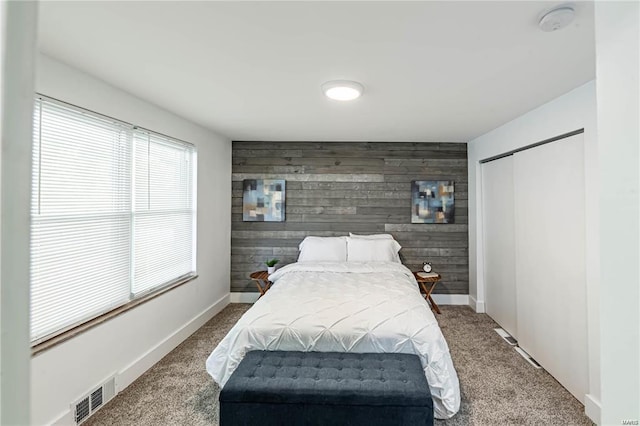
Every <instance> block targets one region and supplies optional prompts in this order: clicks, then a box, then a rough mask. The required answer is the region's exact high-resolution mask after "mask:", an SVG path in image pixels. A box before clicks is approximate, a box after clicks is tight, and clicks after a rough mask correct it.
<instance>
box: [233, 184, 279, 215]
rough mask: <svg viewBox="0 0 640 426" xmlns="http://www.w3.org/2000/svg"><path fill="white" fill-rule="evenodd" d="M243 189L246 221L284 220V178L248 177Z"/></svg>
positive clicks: (243, 213)
mask: <svg viewBox="0 0 640 426" xmlns="http://www.w3.org/2000/svg"><path fill="white" fill-rule="evenodd" d="M242 191H243V192H242V220H243V221H244V222H284V201H285V181H284V179H246V180H244V181H242Z"/></svg>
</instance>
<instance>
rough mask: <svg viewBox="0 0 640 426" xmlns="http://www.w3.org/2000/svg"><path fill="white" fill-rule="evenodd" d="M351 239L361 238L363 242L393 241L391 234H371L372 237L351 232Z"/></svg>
mask: <svg viewBox="0 0 640 426" xmlns="http://www.w3.org/2000/svg"><path fill="white" fill-rule="evenodd" d="M349 236H350V237H351V238H361V239H363V240H383V239H384V240H393V237H392V236H391V234H371V235H358V234H352V233H351V232H349Z"/></svg>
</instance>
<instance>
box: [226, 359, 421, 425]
mask: <svg viewBox="0 0 640 426" xmlns="http://www.w3.org/2000/svg"><path fill="white" fill-rule="evenodd" d="M220 425H221V426H231V425H261V426H269V425H352V426H359V425H363V426H364V425H366V426H375V425H433V400H432V399H431V393H430V391H429V384H428V383H427V379H426V378H425V376H424V372H423V370H422V365H421V364H420V359H419V358H418V357H417V356H416V355H409V354H353V353H338V352H269V351H253V352H249V353H247V355H246V357H245V358H244V359H243V360H242V362H241V363H240V365H239V366H238V368H237V369H236V371H235V372H234V373H233V374H232V375H231V377H230V378H229V381H227V383H226V384H225V386H224V388H223V389H222V391H221V392H220Z"/></svg>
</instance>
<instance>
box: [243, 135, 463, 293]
mask: <svg viewBox="0 0 640 426" xmlns="http://www.w3.org/2000/svg"><path fill="white" fill-rule="evenodd" d="M232 170H233V177H232V180H233V182H232V189H233V191H232V227H231V291H232V292H254V291H257V290H256V288H255V285H254V284H253V282H252V281H250V280H249V279H248V276H249V274H250V273H251V272H253V271H256V270H263V269H266V267H265V265H264V261H265V260H267V259H268V258H272V257H277V258H279V259H280V260H281V264H280V265H283V264H287V263H292V262H295V261H296V259H297V256H298V244H300V242H301V241H302V239H303V238H304V237H305V236H307V235H317V236H340V235H348V233H349V232H350V231H351V232H354V233H363V234H367V233H380V232H387V233H390V234H392V235H393V236H394V237H395V239H396V240H397V241H398V242H399V243H400V244H401V245H402V247H403V248H402V250H400V256H401V259H402V260H403V263H404V264H405V265H407V267H409V268H410V269H412V270H419V269H420V268H421V267H422V262H423V261H426V260H428V261H431V262H432V264H433V266H434V270H435V271H437V272H440V273H441V274H442V276H443V279H442V281H441V283H442V285H438V286H437V287H436V290H435V293H449V294H468V292H469V264H468V247H469V239H468V233H467V224H468V213H467V145H466V144H465V143H405V142H233V169H232ZM244 179H286V222H243V221H242V181H243V180H244ZM412 180H453V181H455V203H456V204H455V208H456V210H455V224H446V225H443V224H425V225H419V224H415V225H414V224H411V215H410V213H411V211H410V208H411V181H412Z"/></svg>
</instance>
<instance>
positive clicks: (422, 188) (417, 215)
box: [411, 180, 455, 223]
mask: <svg viewBox="0 0 640 426" xmlns="http://www.w3.org/2000/svg"><path fill="white" fill-rule="evenodd" d="M454 215H455V199H454V197H453V181H451V180H414V181H412V182H411V223H453V220H454Z"/></svg>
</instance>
